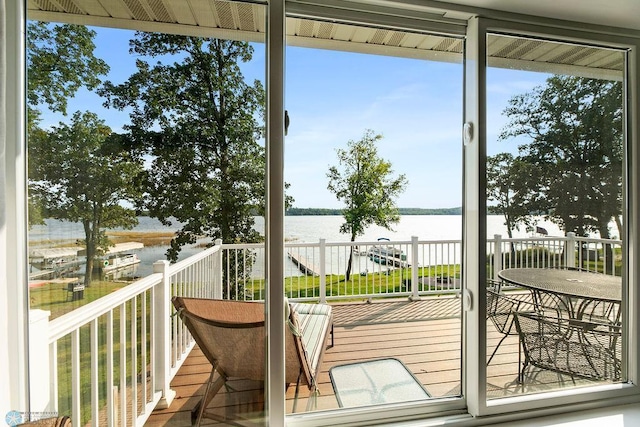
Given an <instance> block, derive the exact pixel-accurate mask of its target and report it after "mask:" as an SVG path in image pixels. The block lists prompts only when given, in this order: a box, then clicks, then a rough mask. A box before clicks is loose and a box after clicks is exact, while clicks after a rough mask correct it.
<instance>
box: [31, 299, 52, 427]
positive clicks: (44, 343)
mask: <svg viewBox="0 0 640 427" xmlns="http://www.w3.org/2000/svg"><path fill="white" fill-rule="evenodd" d="M50 315H51V312H50V311H44V310H29V392H30V393H29V408H30V410H31V414H39V413H40V414H43V413H46V412H55V411H57V404H58V402H57V400H56V401H52V399H51V397H52V396H55V394H52V393H51V391H52V389H53V390H56V391H57V389H58V384H57V372H53V371H50V369H51V367H52V366H53V364H52V363H50V360H43V357H45V356H46V355H48V356H49V358H53V357H55V354H51V352H50V349H49V316H50ZM36 419H38V417H35V418H31V421H35V420H36Z"/></svg>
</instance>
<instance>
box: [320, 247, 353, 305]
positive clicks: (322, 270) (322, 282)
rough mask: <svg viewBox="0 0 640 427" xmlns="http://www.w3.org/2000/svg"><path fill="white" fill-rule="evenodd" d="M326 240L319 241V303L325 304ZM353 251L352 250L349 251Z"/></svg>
mask: <svg viewBox="0 0 640 427" xmlns="http://www.w3.org/2000/svg"><path fill="white" fill-rule="evenodd" d="M326 250H327V239H320V249H319V251H320V254H319V255H320V265H319V267H320V271H319V272H318V273H319V274H320V303H322V304H324V303H326V302H327V271H326V270H327V252H326ZM351 250H353V249H351Z"/></svg>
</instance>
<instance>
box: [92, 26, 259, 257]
mask: <svg viewBox="0 0 640 427" xmlns="http://www.w3.org/2000/svg"><path fill="white" fill-rule="evenodd" d="M130 46H131V49H130V50H131V53H133V54H136V55H139V56H140V59H138V61H137V71H136V72H135V73H134V74H133V75H132V76H131V77H130V78H129V79H128V80H127V81H126V82H124V83H122V84H120V85H114V84H112V83H110V82H106V84H105V86H104V89H102V90H101V91H100V93H101V94H102V95H104V96H106V97H107V99H108V101H107V104H106V105H111V106H114V107H116V108H119V109H124V108H127V107H130V108H131V110H132V112H131V125H130V126H129V127H128V130H129V131H130V132H131V136H132V140H133V141H134V142H135V143H136V144H137V146H138V147H139V148H140V149H143V150H145V152H146V154H147V155H148V156H150V159H151V166H150V170H151V171H152V173H149V174H148V180H147V183H146V187H145V190H146V192H147V194H146V199H145V208H146V209H148V211H149V213H150V215H151V216H154V217H157V218H158V219H159V220H160V221H161V222H163V223H164V224H167V225H169V224H171V221H172V220H173V219H174V218H175V220H177V221H178V222H179V223H180V224H182V227H181V229H180V230H179V231H178V233H177V234H176V237H175V238H174V239H173V240H172V242H171V248H170V249H169V250H168V252H167V257H168V258H169V259H170V260H176V259H177V256H178V253H179V251H180V249H181V247H182V246H183V245H185V244H189V243H194V242H195V241H196V239H197V238H198V237H201V236H209V237H211V238H212V239H218V238H220V239H222V240H223V241H224V242H225V243H235V242H255V241H258V240H259V235H258V233H257V232H256V231H255V230H254V228H253V226H254V214H255V213H256V212H263V211H264V194H265V151H264V147H263V145H262V144H261V143H260V141H261V138H263V133H264V127H263V116H264V105H265V93H264V89H263V86H262V84H261V83H260V82H259V81H257V80H256V81H254V82H253V83H251V84H249V83H247V82H246V81H245V79H244V77H243V75H242V73H241V70H240V63H241V62H247V61H250V60H251V57H252V54H253V48H252V47H251V46H250V45H249V44H248V43H245V42H238V41H229V40H218V39H208V38H197V37H186V36H177V35H170V34H150V33H142V32H138V33H136V36H135V38H134V39H133V40H131V42H130ZM145 58H146V60H145ZM151 59H157V62H156V63H154V64H151V63H150V62H151Z"/></svg>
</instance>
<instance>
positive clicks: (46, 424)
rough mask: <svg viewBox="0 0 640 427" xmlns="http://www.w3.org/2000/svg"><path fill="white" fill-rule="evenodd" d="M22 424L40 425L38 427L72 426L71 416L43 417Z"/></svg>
mask: <svg viewBox="0 0 640 427" xmlns="http://www.w3.org/2000/svg"><path fill="white" fill-rule="evenodd" d="M18 425H20V426H38V427H71V418H69V417H68V416H60V417H52V418H43V419H40V420H36V421H27V422H24V423H22V424H18Z"/></svg>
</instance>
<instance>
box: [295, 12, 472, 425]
mask: <svg viewBox="0 0 640 427" xmlns="http://www.w3.org/2000/svg"><path fill="white" fill-rule="evenodd" d="M287 35H288V47H287V53H286V58H287V63H286V67H287V69H286V73H285V75H286V79H287V80H286V94H287V97H286V109H287V112H288V117H289V127H288V132H287V136H286V139H285V143H286V150H285V156H286V157H285V180H286V181H287V183H288V184H289V187H288V190H287V195H288V196H290V197H291V200H290V208H289V209H288V210H287V215H286V217H285V236H286V240H287V241H286V247H287V252H288V259H289V262H288V264H287V270H286V271H287V273H286V279H285V284H286V285H285V286H286V291H287V296H288V298H289V301H290V302H295V304H296V305H295V307H293V308H294V309H295V310H300V313H301V314H299V322H300V325H301V329H302V331H301V332H302V334H303V335H302V338H303V339H302V341H303V344H304V345H305V346H306V345H307V344H309V345H311V346H324V347H326V348H321V349H320V350H317V353H318V354H320V355H321V356H322V359H321V360H320V362H319V365H317V366H314V365H312V373H315V379H316V380H317V381H316V383H315V386H317V388H318V390H319V392H320V393H319V395H318V396H317V397H313V394H312V397H311V399H312V401H311V403H309V401H308V396H309V395H310V390H309V388H308V387H307V386H305V385H304V384H303V385H301V390H300V393H299V395H298V397H297V399H296V392H295V388H296V387H295V384H293V385H292V386H290V387H289V389H288V390H287V403H288V404H287V410H288V412H301V411H305V410H315V409H334V408H341V407H364V406H369V405H378V404H384V403H396V402H406V401H416V402H418V401H425V400H427V399H434V398H439V397H445V396H446V397H448V396H459V395H460V394H461V391H460V390H461V388H460V382H461V368H460V366H461V314H460V298H456V297H457V296H458V294H459V292H460V262H461V234H462V233H461V227H462V225H461V224H462V221H461V200H462V197H461V188H462V184H461V182H462V181H461V180H462V141H461V139H462V138H461V132H460V129H461V122H462V80H463V79H462V75H463V69H462V51H463V46H464V42H463V40H462V39H459V38H455V37H447V36H442V35H432V34H427V33H412V32H407V31H399V30H394V29H388V28H380V27H374V26H360V25H354V24H346V23H336V22H326V21H322V20H312V19H306V18H305V19H302V18H292V17H290V18H288V19H287ZM325 304H329V305H330V308H331V310H332V314H333V329H332V331H330V332H332V334H330V335H329V336H328V341H327V342H325V341H323V340H324V338H321V339H320V341H316V342H310V341H309V339H308V338H307V336H306V335H305V334H306V333H307V331H305V330H304V327H305V322H309V320H308V319H309V315H308V314H306V313H307V312H310V311H311V312H313V310H314V309H315V310H319V311H322V310H324V309H325V307H326V305H325ZM309 354H313V350H312V351H309ZM290 368H294V369H295V366H294V363H293V362H292V361H290V360H287V370H289V369H290ZM312 388H313V387H312ZM311 393H313V389H312V390H311Z"/></svg>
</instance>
